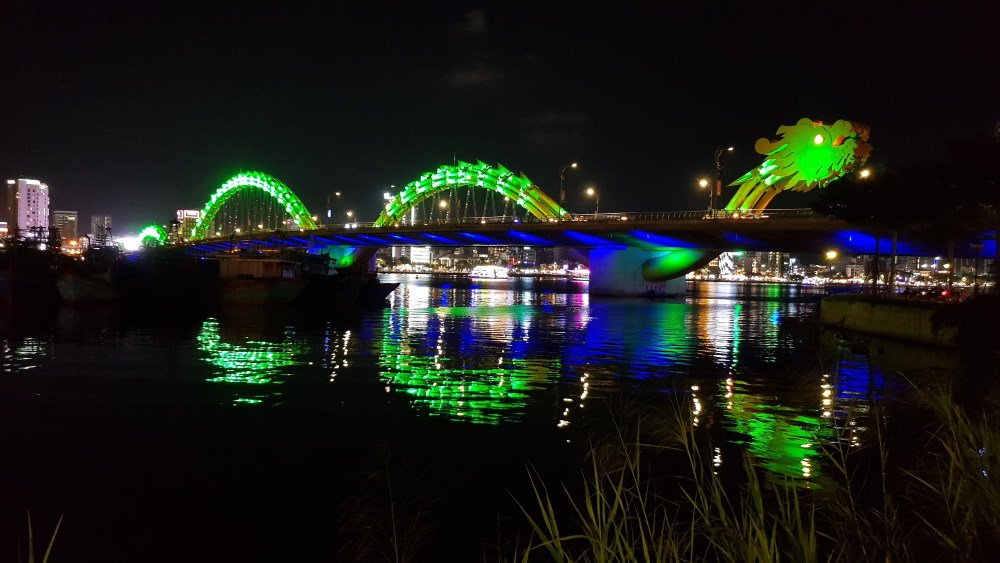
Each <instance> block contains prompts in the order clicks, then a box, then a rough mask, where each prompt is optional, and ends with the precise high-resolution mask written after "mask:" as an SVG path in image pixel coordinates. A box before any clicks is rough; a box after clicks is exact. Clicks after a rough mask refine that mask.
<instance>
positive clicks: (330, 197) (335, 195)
mask: <svg viewBox="0 0 1000 563" xmlns="http://www.w3.org/2000/svg"><path fill="white" fill-rule="evenodd" d="M334 198H336V199H340V192H333V195H328V196H326V218H327V219H330V218H332V217H333V200H334Z"/></svg>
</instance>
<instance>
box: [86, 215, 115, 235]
mask: <svg viewBox="0 0 1000 563" xmlns="http://www.w3.org/2000/svg"><path fill="white" fill-rule="evenodd" d="M110 230H111V216H110V215H91V216H90V236H94V237H96V236H97V235H99V234H107V233H108V232H109V231H110Z"/></svg>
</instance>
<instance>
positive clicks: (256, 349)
mask: <svg viewBox="0 0 1000 563" xmlns="http://www.w3.org/2000/svg"><path fill="white" fill-rule="evenodd" d="M197 341H198V349H199V350H201V351H202V352H205V353H206V354H207V357H205V358H204V360H205V361H206V362H208V363H210V364H212V365H213V366H215V367H216V370H215V371H214V373H213V375H214V377H211V378H209V379H208V380H207V381H209V382H212V383H243V384H250V385H279V384H281V383H283V381H282V380H281V379H280V378H281V377H282V376H287V375H289V374H288V371H287V368H289V367H291V366H296V365H302V364H304V363H306V362H304V361H302V360H300V359H299V358H301V357H303V356H304V355H305V354H306V353H308V351H309V347H308V346H307V345H306V344H305V342H303V341H301V340H299V339H298V338H297V337H296V336H295V334H294V332H293V331H291V330H289V329H286V330H285V333H284V335H283V338H282V340H281V341H280V342H265V341H261V340H253V339H250V338H246V339H245V340H244V342H242V343H240V344H234V343H231V342H223V340H222V338H221V337H220V334H219V321H218V320H217V319H213V318H210V319H207V320H205V322H204V323H203V324H202V327H201V331H200V332H199V333H198V337H197ZM237 402H243V403H251V402H252V401H250V400H243V401H239V400H238V401H237Z"/></svg>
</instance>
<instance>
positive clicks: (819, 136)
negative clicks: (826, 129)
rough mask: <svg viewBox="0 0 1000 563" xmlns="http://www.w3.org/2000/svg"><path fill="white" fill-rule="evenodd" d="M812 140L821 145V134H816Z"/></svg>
mask: <svg viewBox="0 0 1000 563" xmlns="http://www.w3.org/2000/svg"><path fill="white" fill-rule="evenodd" d="M813 142H814V143H816V144H817V145H822V144H823V135H816V136H815V137H813Z"/></svg>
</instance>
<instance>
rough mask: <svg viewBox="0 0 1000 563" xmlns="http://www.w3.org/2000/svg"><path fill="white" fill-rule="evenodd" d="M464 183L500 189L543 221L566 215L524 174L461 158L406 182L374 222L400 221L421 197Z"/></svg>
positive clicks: (463, 186) (388, 222)
mask: <svg viewBox="0 0 1000 563" xmlns="http://www.w3.org/2000/svg"><path fill="white" fill-rule="evenodd" d="M465 187H478V188H483V189H485V190H490V191H494V192H497V193H499V194H501V195H503V196H504V197H507V198H510V200H511V201H512V202H514V203H515V204H516V205H518V206H519V207H521V208H522V209H524V210H525V211H527V212H528V213H530V214H531V215H532V216H534V217H535V218H536V219H538V220H540V221H557V220H559V219H560V218H561V217H562V216H563V215H566V210H565V209H563V208H562V207H560V206H559V204H557V203H556V202H555V201H554V200H553V199H552V198H551V197H549V196H548V195H546V194H545V192H543V191H542V190H541V189H540V188H539V187H538V186H536V185H535V183H534V182H532V181H531V180H530V179H528V177H527V176H525V175H524V174H514V173H513V172H511V171H510V170H509V169H507V168H506V167H504V166H503V165H497V166H490V165H489V164H486V163H484V162H482V161H479V162H476V163H475V164H472V163H468V162H461V161H459V162H458V163H457V164H455V165H442V166H439V167H438V169H437V170H434V171H433V172H425V173H423V174H421V175H420V178H419V179H417V180H414V181H412V182H410V183H409V184H407V185H406V186H404V187H403V190H402V191H400V192H399V193H398V194H396V195H394V196H392V199H390V200H389V201H388V202H387V203H386V204H385V210H384V211H383V212H382V214H381V215H379V216H378V219H376V220H375V223H374V226H376V227H389V226H392V225H397V224H399V223H400V222H401V221H402V220H403V218H404V217H405V216H406V214H407V213H408V212H409V211H410V209H413V208H414V207H416V206H417V205H419V204H420V203H421V202H422V201H424V200H426V199H428V198H431V197H434V195H436V194H438V193H441V192H444V191H447V190H450V189H452V188H465Z"/></svg>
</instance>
